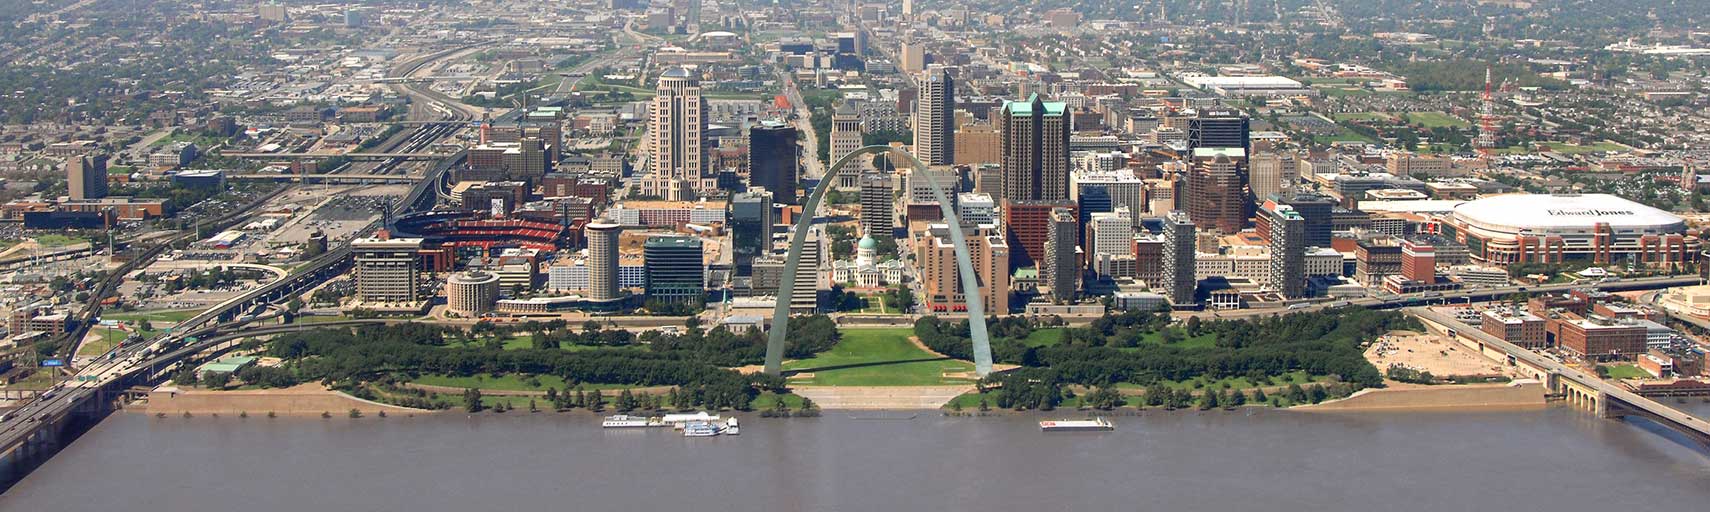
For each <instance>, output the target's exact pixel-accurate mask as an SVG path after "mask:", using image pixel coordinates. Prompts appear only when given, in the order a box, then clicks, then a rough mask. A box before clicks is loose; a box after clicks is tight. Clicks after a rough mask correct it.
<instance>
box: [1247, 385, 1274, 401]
mask: <svg viewBox="0 0 1710 512" xmlns="http://www.w3.org/2000/svg"><path fill="white" fill-rule="evenodd" d="M1266 400H1270V399H1269V398H1266V397H1265V390H1263V389H1260V388H1253V399H1252V400H1251V402H1253V403H1255V404H1262V403H1265V401H1266Z"/></svg>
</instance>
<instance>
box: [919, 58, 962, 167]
mask: <svg viewBox="0 0 1710 512" xmlns="http://www.w3.org/2000/svg"><path fill="white" fill-rule="evenodd" d="M914 106H915V111H914V156H915V158H919V159H920V161H922V162H926V165H950V164H952V163H954V162H955V159H956V81H955V79H954V78H951V77H950V71H948V70H941V71H939V72H938V73H935V74H929V75H928V76H927V78H926V81H924V82H922V83H921V84H920V96H919V98H917V99H916V100H915V103H914Z"/></svg>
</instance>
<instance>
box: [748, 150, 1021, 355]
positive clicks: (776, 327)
mask: <svg viewBox="0 0 1710 512" xmlns="http://www.w3.org/2000/svg"><path fill="white" fill-rule="evenodd" d="M880 153H890V154H893V155H900V156H903V157H906V158H907V159H908V160H909V162H911V163H913V164H914V169H915V171H916V172H918V173H920V174H921V176H922V177H924V178H926V183H927V186H928V187H931V188H932V194H933V196H934V197H933V198H934V199H937V200H938V206H939V208H941V211H942V212H943V213H944V219H945V221H946V222H947V223H948V224H949V225H950V238H951V244H952V246H953V247H954V248H955V251H956V265H957V269H959V270H960V274H962V296H963V297H964V298H965V300H966V302H967V304H968V326H969V331H970V332H969V333H968V334H969V337H970V338H972V339H973V342H974V372H975V373H977V374H979V375H980V376H982V377H984V376H985V375H986V374H989V373H991V371H992V349H991V340H990V339H989V335H988V334H987V332H986V315H985V307H984V300H983V299H982V298H981V297H982V295H981V293H980V282H979V277H978V275H976V274H974V263H973V258H971V257H970V256H969V254H968V240H967V237H966V236H964V235H963V233H962V223H961V221H960V220H958V219H957V218H956V211H955V208H952V207H951V206H950V204H951V203H950V197H949V196H947V195H945V193H944V189H943V188H940V187H939V186H938V183H937V180H936V178H934V177H933V176H932V173H931V172H927V171H929V170H930V169H929V168H928V167H927V165H926V164H925V163H922V162H921V161H920V159H918V158H915V157H914V155H911V154H909V153H908V152H907V151H903V150H901V149H898V148H894V147H891V146H866V147H863V148H860V149H856V150H855V151H851V152H850V153H849V154H848V155H844V156H843V158H839V159H837V161H836V162H834V163H832V164H831V167H829V168H827V169H826V171H825V176H824V177H821V178H820V181H819V186H817V187H814V189H813V192H812V193H810V194H808V199H807V202H806V203H805V204H803V206H802V215H801V217H800V218H799V219H798V220H796V231H795V233H793V234H791V235H790V252H789V257H788V258H786V259H785V260H784V274H783V275H784V277H783V278H782V279H780V280H779V283H778V300H777V303H776V304H775V305H773V308H772V331H771V334H770V336H769V338H768V339H767V341H766V366H765V369H764V370H763V371H764V372H765V373H766V374H768V375H781V374H782V373H783V360H784V343H785V340H787V339H789V325H790V297H792V296H794V295H795V286H796V280H795V275H796V269H797V268H798V267H799V266H800V264H801V257H802V246H803V245H804V244H805V243H806V242H807V231H808V227H809V226H811V225H812V224H813V219H814V217H815V213H816V212H818V211H819V203H820V201H821V200H822V199H824V198H825V193H826V191H828V190H831V184H832V183H833V182H835V181H836V178H837V173H839V172H841V171H842V170H843V166H844V165H846V164H848V163H849V162H851V161H853V160H854V159H855V158H857V157H862V156H867V155H876V154H880Z"/></svg>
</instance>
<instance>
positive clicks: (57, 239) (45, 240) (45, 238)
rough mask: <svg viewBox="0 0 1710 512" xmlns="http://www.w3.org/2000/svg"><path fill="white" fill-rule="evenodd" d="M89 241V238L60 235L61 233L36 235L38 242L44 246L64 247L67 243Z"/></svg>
mask: <svg viewBox="0 0 1710 512" xmlns="http://www.w3.org/2000/svg"><path fill="white" fill-rule="evenodd" d="M88 241H89V240H88V239H84V238H78V237H75V236H66V235H60V234H47V235H41V236H38V237H36V243H38V244H42V247H64V246H67V245H71V244H80V243H84V242H88Z"/></svg>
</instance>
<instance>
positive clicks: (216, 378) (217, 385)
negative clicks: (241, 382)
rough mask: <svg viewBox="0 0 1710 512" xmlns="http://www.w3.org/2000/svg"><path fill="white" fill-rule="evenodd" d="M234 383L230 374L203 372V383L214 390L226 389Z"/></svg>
mask: <svg viewBox="0 0 1710 512" xmlns="http://www.w3.org/2000/svg"><path fill="white" fill-rule="evenodd" d="M231 382H232V374H231V373H230V372H202V383H203V384H207V385H208V387H210V388H213V389H225V387H226V384H230V383H231Z"/></svg>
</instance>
